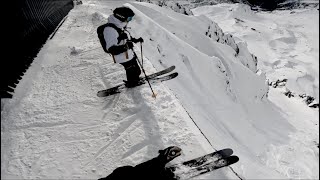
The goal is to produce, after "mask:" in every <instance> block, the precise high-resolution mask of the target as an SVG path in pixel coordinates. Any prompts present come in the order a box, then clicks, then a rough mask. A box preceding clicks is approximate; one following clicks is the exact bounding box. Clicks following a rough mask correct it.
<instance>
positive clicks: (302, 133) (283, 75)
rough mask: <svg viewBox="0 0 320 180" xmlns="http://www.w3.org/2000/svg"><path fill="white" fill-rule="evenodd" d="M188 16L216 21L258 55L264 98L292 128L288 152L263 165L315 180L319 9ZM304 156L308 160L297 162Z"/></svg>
mask: <svg viewBox="0 0 320 180" xmlns="http://www.w3.org/2000/svg"><path fill="white" fill-rule="evenodd" d="M318 2H319V1H318ZM193 13H194V14H195V15H196V16H203V15H205V16H207V17H208V18H210V19H211V20H213V21H215V22H216V23H218V25H219V26H220V27H221V28H222V29H223V30H224V32H228V33H231V34H233V35H234V37H238V39H237V40H236V42H241V41H246V43H247V44H248V48H249V49H250V51H251V52H252V53H254V54H255V55H256V56H257V57H258V68H259V69H261V70H262V71H264V72H266V76H267V79H268V81H269V84H270V93H269V97H270V98H269V99H270V100H271V101H272V102H273V103H275V104H276V105H277V106H278V108H279V109H281V110H282V111H283V112H285V114H286V115H285V117H286V118H287V119H288V120H289V122H290V123H291V124H292V125H293V126H294V127H295V128H296V132H295V133H294V134H291V135H290V136H291V137H292V138H291V140H290V143H289V145H288V146H287V148H288V150H289V149H290V150H289V151H286V153H287V154H285V155H283V156H280V155H279V156H278V160H276V159H274V160H269V163H268V164H269V166H275V165H276V166H277V167H278V169H279V171H282V172H283V173H284V174H286V175H287V176H288V177H290V178H312V179H317V178H319V170H318V169H315V168H316V167H318V166H319V162H318V160H319V149H318V147H317V146H319V114H318V113H319V109H318V108H316V107H317V106H318V105H319V10H318V9H317V8H307V9H294V10H283V11H273V12H253V11H251V10H250V7H248V6H245V5H241V4H233V5H232V4H220V5H215V6H204V7H199V8H197V9H194V10H193ZM285 95H286V96H288V97H286V96H285ZM308 106H309V107H314V108H316V109H312V108H309V107H308ZM285 147H286V146H284V147H282V148H279V150H278V151H279V152H282V151H283V150H284V149H285ZM310 148H311V149H310ZM308 153H311V155H312V156H310V159H309V158H306V157H305V156H303V157H302V158H301V159H300V158H298V157H300V156H301V154H308ZM270 155H271V154H270ZM297 156H298V157H297ZM313 156H314V157H313ZM289 159H291V160H289ZM310 160H311V161H310ZM282 162H290V163H289V165H286V164H285V163H282ZM310 162H313V164H311V163H310ZM310 169H314V171H310Z"/></svg>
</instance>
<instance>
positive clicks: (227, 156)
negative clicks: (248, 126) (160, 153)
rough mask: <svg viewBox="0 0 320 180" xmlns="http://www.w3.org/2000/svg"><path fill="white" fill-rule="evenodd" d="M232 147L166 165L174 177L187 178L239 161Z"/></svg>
mask: <svg viewBox="0 0 320 180" xmlns="http://www.w3.org/2000/svg"><path fill="white" fill-rule="evenodd" d="M232 154H233V151H232V149H229V148H227V149H222V150H219V151H216V152H213V153H210V154H206V155H204V156H201V157H198V158H195V159H191V160H189V161H185V162H182V163H179V164H174V165H171V166H168V167H166V171H170V172H172V173H173V174H174V176H175V178H176V179H189V178H192V177H195V176H199V175H201V174H204V173H207V172H210V171H214V170H216V169H219V168H222V167H225V166H228V165H231V164H234V163H236V162H238V161H239V158H238V157H237V156H232Z"/></svg>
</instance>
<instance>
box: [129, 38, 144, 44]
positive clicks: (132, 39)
mask: <svg viewBox="0 0 320 180" xmlns="http://www.w3.org/2000/svg"><path fill="white" fill-rule="evenodd" d="M131 41H132V42H134V43H138V42H141V43H143V42H144V41H143V39H142V37H139V38H138V39H136V38H131Z"/></svg>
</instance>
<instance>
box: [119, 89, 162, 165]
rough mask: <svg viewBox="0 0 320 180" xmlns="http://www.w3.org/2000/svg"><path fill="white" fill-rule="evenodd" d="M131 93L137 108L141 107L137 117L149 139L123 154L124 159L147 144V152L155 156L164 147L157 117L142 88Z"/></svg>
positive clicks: (150, 155)
mask: <svg viewBox="0 0 320 180" xmlns="http://www.w3.org/2000/svg"><path fill="white" fill-rule="evenodd" d="M130 94H131V97H132V99H133V102H134V103H135V104H137V108H139V109H141V110H140V111H138V112H137V118H139V119H140V120H141V122H142V123H143V127H144V131H145V133H146V134H147V135H146V136H147V139H144V140H143V141H141V142H139V143H138V144H136V145H134V146H133V147H132V148H130V150H129V151H128V152H126V153H125V154H123V156H122V158H123V159H124V158H126V157H128V156H130V155H132V154H134V153H135V152H137V151H139V150H140V149H142V148H144V147H146V146H148V148H147V149H148V150H147V153H146V154H147V156H148V157H154V156H155V153H157V152H158V150H159V149H161V148H164V144H163V141H162V140H161V135H160V131H159V125H158V123H157V120H156V117H155V116H154V114H153V113H152V109H151V107H150V106H149V105H148V104H147V103H146V102H145V101H144V98H143V96H142V94H141V92H140V90H138V89H136V90H134V91H131V92H130ZM148 157H146V158H148Z"/></svg>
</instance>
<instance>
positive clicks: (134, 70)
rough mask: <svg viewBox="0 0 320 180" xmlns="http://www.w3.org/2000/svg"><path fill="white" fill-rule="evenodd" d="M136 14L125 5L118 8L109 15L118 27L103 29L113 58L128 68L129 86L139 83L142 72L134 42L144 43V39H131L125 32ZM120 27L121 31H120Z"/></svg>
mask: <svg viewBox="0 0 320 180" xmlns="http://www.w3.org/2000/svg"><path fill="white" fill-rule="evenodd" d="M134 15H135V14H134V12H133V11H132V10H131V9H130V8H128V7H125V6H123V7H118V8H116V9H115V10H114V11H113V14H112V15H110V16H109V17H108V23H111V24H114V25H115V26H116V27H112V26H107V27H105V28H104V31H103V35H104V40H105V42H106V49H107V50H108V52H109V53H110V54H111V55H112V57H113V60H114V61H115V62H116V63H120V64H121V65H123V66H124V69H125V70H126V75H127V81H126V86H127V87H134V86H136V85H138V82H139V76H140V74H141V70H140V67H139V65H138V63H137V57H136V55H135V53H134V52H133V50H132V48H133V43H138V42H140V43H142V42H143V39H142V37H140V38H138V39H136V38H131V39H129V38H128V35H127V33H126V32H125V30H126V27H127V25H128V23H129V22H130V21H131V20H132V18H133V16H134ZM119 29H120V30H121V31H119Z"/></svg>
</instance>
